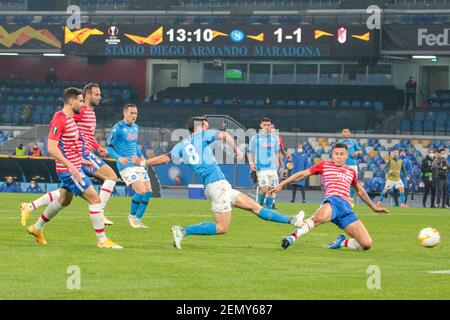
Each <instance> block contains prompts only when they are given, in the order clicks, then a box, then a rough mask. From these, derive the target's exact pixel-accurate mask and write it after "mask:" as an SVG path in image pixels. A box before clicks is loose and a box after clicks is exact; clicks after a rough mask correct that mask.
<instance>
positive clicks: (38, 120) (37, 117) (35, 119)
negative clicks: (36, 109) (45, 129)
mask: <svg viewBox="0 0 450 320" xmlns="http://www.w3.org/2000/svg"><path fill="white" fill-rule="evenodd" d="M31 123H33V124H38V123H41V115H40V114H38V113H33V116H32V117H31Z"/></svg>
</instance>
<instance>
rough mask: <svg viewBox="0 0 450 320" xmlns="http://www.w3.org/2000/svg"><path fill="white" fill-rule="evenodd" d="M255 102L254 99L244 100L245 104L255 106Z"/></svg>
mask: <svg viewBox="0 0 450 320" xmlns="http://www.w3.org/2000/svg"><path fill="white" fill-rule="evenodd" d="M254 104H255V101H253V100H252V99H245V100H244V105H246V106H253V105H254Z"/></svg>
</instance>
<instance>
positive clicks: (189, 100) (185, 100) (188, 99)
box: [183, 98, 192, 104]
mask: <svg viewBox="0 0 450 320" xmlns="http://www.w3.org/2000/svg"><path fill="white" fill-rule="evenodd" d="M183 103H184V104H192V99H191V98H186V99H183Z"/></svg>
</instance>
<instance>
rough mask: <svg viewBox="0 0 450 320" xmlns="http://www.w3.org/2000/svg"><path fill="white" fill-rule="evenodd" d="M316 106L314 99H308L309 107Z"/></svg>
mask: <svg viewBox="0 0 450 320" xmlns="http://www.w3.org/2000/svg"><path fill="white" fill-rule="evenodd" d="M317 106H318V103H317V101H316V100H310V101H308V107H309V108H316V107H317Z"/></svg>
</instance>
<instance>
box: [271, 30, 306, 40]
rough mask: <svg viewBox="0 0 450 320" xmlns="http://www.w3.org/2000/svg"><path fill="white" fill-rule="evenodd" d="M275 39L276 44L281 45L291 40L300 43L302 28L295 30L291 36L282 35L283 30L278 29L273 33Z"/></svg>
mask: <svg viewBox="0 0 450 320" xmlns="http://www.w3.org/2000/svg"><path fill="white" fill-rule="evenodd" d="M273 34H274V35H275V36H276V37H277V42H278V43H282V42H283V41H285V40H286V41H287V40H292V39H294V38H295V41H296V42H297V43H300V42H302V28H297V29H295V30H294V32H292V33H291V34H286V35H285V34H283V28H278V29H277V30H275V32H274V33H273Z"/></svg>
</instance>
